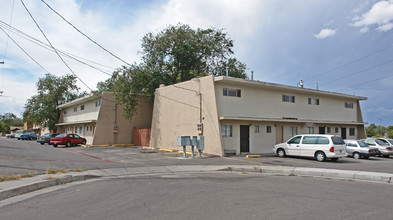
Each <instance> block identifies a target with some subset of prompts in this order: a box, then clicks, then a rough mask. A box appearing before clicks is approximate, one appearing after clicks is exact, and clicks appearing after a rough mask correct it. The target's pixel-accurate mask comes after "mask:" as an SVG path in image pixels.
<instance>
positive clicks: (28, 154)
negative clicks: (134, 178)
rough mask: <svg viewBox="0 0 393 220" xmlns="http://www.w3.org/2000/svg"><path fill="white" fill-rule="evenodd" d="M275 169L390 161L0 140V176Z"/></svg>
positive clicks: (377, 167)
mask: <svg viewBox="0 0 393 220" xmlns="http://www.w3.org/2000/svg"><path fill="white" fill-rule="evenodd" d="M254 164H255V165H277V166H290V167H311V168H327V169H343V170H356V171H370V172H384V173H393V166H392V164H393V158H382V157H371V158H370V159H368V160H364V159H359V160H355V159H353V158H349V157H348V158H342V159H340V160H339V161H337V162H333V161H326V162H322V163H321V162H317V161H316V160H314V159H310V158H299V157H285V158H279V157H277V156H275V155H272V154H269V155H262V157H261V158H245V156H244V155H241V156H231V157H216V156H209V155H204V156H203V158H201V159H191V158H187V159H184V158H182V155H181V154H178V153H167V152H161V151H158V150H150V149H144V148H141V147H104V148H84V147H81V146H75V147H70V148H54V147H52V146H49V145H40V144H38V143H36V142H35V141H21V140H16V139H7V138H0V174H2V175H9V174H25V173H35V174H40V173H45V171H46V169H47V168H48V167H52V168H55V169H56V168H57V169H60V168H64V169H70V170H72V169H88V170H90V169H109V168H124V167H145V166H170V165H254Z"/></svg>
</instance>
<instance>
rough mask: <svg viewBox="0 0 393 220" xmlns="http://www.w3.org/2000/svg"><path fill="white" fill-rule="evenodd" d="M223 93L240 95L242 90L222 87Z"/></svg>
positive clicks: (234, 95) (225, 94)
mask: <svg viewBox="0 0 393 220" xmlns="http://www.w3.org/2000/svg"><path fill="white" fill-rule="evenodd" d="M223 95H224V96H233V97H241V96H242V92H241V90H240V89H229V88H224V89H223Z"/></svg>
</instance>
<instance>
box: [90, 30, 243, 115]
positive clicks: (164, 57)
mask: <svg viewBox="0 0 393 220" xmlns="http://www.w3.org/2000/svg"><path fill="white" fill-rule="evenodd" d="M140 54H141V55H142V62H141V64H139V65H138V64H134V65H132V66H130V67H123V68H120V69H118V70H117V71H115V73H114V74H113V77H112V78H111V79H109V80H107V81H105V82H102V83H99V84H98V85H97V88H98V91H108V90H109V91H113V92H114V95H115V99H116V101H117V103H119V104H124V106H125V109H124V110H125V111H124V116H125V117H126V118H128V119H131V118H132V116H133V115H134V113H135V111H136V108H137V105H138V99H137V97H138V96H144V97H149V98H150V100H154V92H155V89H156V88H158V87H159V86H160V85H161V84H164V85H171V84H175V83H179V82H183V81H187V80H190V79H192V78H195V77H202V76H207V75H209V74H211V75H214V76H220V75H225V74H226V70H227V69H228V72H229V76H232V77H237V78H243V79H244V78H246V77H247V75H246V73H245V70H246V65H245V64H244V63H242V62H240V61H238V60H237V59H236V58H233V57H231V56H232V55H233V54H234V52H233V41H232V40H231V39H230V38H229V37H228V36H227V34H226V33H224V32H223V30H217V29H213V28H209V29H200V28H198V29H196V30H195V29H192V28H191V27H190V26H188V25H184V24H178V25H176V26H168V27H167V28H166V29H164V30H162V31H160V32H159V33H158V34H153V33H148V34H146V35H145V36H144V37H143V39H142V51H141V52H140Z"/></svg>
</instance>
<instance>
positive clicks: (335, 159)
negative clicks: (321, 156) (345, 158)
mask: <svg viewBox="0 0 393 220" xmlns="http://www.w3.org/2000/svg"><path fill="white" fill-rule="evenodd" d="M338 159H340V158H332V159H331V160H332V161H337V160H338Z"/></svg>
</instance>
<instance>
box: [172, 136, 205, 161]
mask: <svg viewBox="0 0 393 220" xmlns="http://www.w3.org/2000/svg"><path fill="white" fill-rule="evenodd" d="M177 145H178V146H183V157H184V158H185V157H186V146H191V157H194V147H196V149H197V150H198V157H201V153H202V150H203V149H204V147H205V137H204V136H179V137H177Z"/></svg>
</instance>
